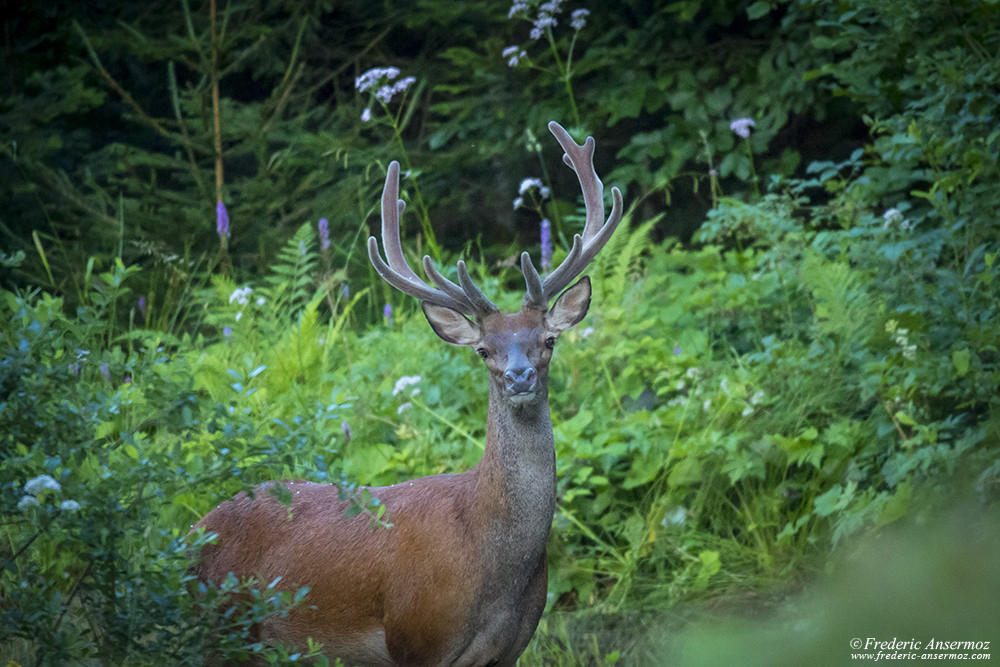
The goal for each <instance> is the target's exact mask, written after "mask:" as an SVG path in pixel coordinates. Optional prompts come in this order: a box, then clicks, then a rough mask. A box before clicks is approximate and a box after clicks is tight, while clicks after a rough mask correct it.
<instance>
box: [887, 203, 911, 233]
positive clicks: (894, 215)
mask: <svg viewBox="0 0 1000 667" xmlns="http://www.w3.org/2000/svg"><path fill="white" fill-rule="evenodd" d="M882 220H884V223H883V224H882V229H889V227H891V226H892V225H894V224H898V225H899V228H900V229H902V230H903V231H906V230H908V229H909V228H910V221H909V220H907V219H906V218H904V217H903V212H902V211H900V210H899V209H898V208H890V209H889V210H887V211H886V212H885V213H883V214H882Z"/></svg>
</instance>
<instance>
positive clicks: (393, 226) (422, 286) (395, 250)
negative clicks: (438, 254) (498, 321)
mask: <svg viewBox="0 0 1000 667" xmlns="http://www.w3.org/2000/svg"><path fill="white" fill-rule="evenodd" d="M405 208H406V203H405V202H404V201H403V200H402V199H400V198H399V163H398V162H396V161H395V160H393V161H392V162H390V163H389V170H388V172H387V173H386V176H385V187H384V188H383V189H382V244H383V245H384V246H385V256H386V259H388V264H387V263H386V262H385V261H384V260H383V259H382V256H381V255H380V254H379V250H378V241H377V240H376V239H375V237H374V236H369V237H368V257H369V259H371V262H372V266H374V267H375V270H376V271H378V274H379V275H380V276H382V278H383V279H384V280H385V281H386V282H387V283H389V284H390V285H392V286H393V287H395V288H396V289H398V290H399V291H400V292H402V293H403V294H409V295H410V296H415V297H417V298H418V299H420V300H421V301H430V302H431V303H436V304H438V305H440V306H447V307H448V308H452V309H454V310H457V311H459V312H461V313H464V314H466V315H469V316H471V317H476V318H478V317H481V316H483V315H488V314H489V313H493V312H496V311H497V310H499V309H498V308H497V307H496V305H494V304H493V302H492V301H490V300H489V299H487V298H486V295H484V294H483V293H482V291H481V290H480V289H479V288H478V287H476V284H475V283H474V282H472V278H470V277H469V271H468V269H466V267H465V262H463V261H462V260H459V261H458V282H459V283H460V285H461V287H460V286H459V285H456V284H455V283H453V282H451V281H450V280H448V279H447V278H445V277H444V276H443V275H441V273H440V272H438V270H437V269H435V268H434V265H433V264H431V258H430V257H429V256H428V255H424V261H423V263H424V270H425V271H426V272H427V275H428V276H430V278H431V280H433V281H434V283H435V284H436V285H437V288H435V287H431V286H430V285H428V284H427V283H425V282H424V281H423V280H421V279H420V277H419V276H418V275H417V274H416V272H414V270H413V269H411V268H410V265H409V264H408V263H407V261H406V258H405V257H404V256H403V247H402V245H401V243H400V240H399V218H400V216H402V215H403V209H405Z"/></svg>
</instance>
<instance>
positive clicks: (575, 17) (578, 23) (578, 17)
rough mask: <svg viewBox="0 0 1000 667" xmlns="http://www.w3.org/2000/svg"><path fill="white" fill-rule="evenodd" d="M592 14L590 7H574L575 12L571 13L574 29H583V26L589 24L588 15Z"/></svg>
mask: <svg viewBox="0 0 1000 667" xmlns="http://www.w3.org/2000/svg"><path fill="white" fill-rule="evenodd" d="M588 16H590V10H589V9H574V10H573V13H572V14H570V19H571V20H570V22H569V24H570V25H571V26H572V27H573V30H583V26H585V25H587V17H588Z"/></svg>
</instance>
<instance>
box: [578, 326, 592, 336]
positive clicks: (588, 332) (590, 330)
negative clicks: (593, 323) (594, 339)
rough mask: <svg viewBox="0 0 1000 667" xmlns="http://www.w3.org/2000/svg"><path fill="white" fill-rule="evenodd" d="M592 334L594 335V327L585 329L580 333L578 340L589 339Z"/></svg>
mask: <svg viewBox="0 0 1000 667" xmlns="http://www.w3.org/2000/svg"><path fill="white" fill-rule="evenodd" d="M593 333H594V327H587V328H586V329H584V330H583V331H581V332H580V338H590V336H591V335H592V334H593Z"/></svg>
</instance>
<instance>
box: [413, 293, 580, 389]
mask: <svg viewBox="0 0 1000 667" xmlns="http://www.w3.org/2000/svg"><path fill="white" fill-rule="evenodd" d="M589 306H590V279H589V278H586V277H585V278H583V279H582V280H580V281H579V282H577V283H576V284H575V285H573V286H572V287H570V288H569V289H567V290H566V291H565V292H563V293H562V295H561V296H560V297H559V298H558V299H557V300H556V302H555V303H554V304H553V305H552V308H551V309H550V310H548V311H547V312H546V310H545V309H543V308H541V307H539V306H537V305H532V304H526V305H524V306H523V307H522V308H521V311H520V312H518V313H513V314H505V313H500V312H495V313H490V314H488V315H484V316H483V317H481V318H479V319H478V321H477V322H476V323H473V322H471V321H470V320H468V319H467V318H466V317H465V316H463V315H462V314H461V313H459V312H458V311H455V310H452V309H451V308H446V307H445V306H438V305H435V304H432V303H428V302H424V303H423V309H424V314H425V315H426V316H427V321H428V322H430V324H431V327H433V329H434V331H435V333H437V335H438V336H440V337H441V338H442V339H443V340H445V341H447V342H449V343H452V344H454V345H465V346H468V347H471V348H473V349H474V350H475V351H476V353H477V354H479V356H480V357H482V358H483V359H484V360H485V362H486V368H487V369H489V371H490V382H491V383H492V384H493V385H494V387H496V388H498V389H499V390H500V392H501V395H502V396H504V397H505V398H506V399H507V400H508V401H510V403H511V404H513V405H515V406H522V405H528V404H531V403H535V402H538V401H540V400H542V399H543V398H544V397H545V395H546V392H547V389H548V381H549V360H550V359H551V358H552V349H553V348H554V347H555V344H556V340H557V339H558V338H559V334H561V333H562V332H563V331H565V330H567V329H569V328H570V327H572V326H573V325H574V324H576V323H577V322H579V321H580V320H582V319H583V317H584V315H586V314H587V308H588V307H589Z"/></svg>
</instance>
